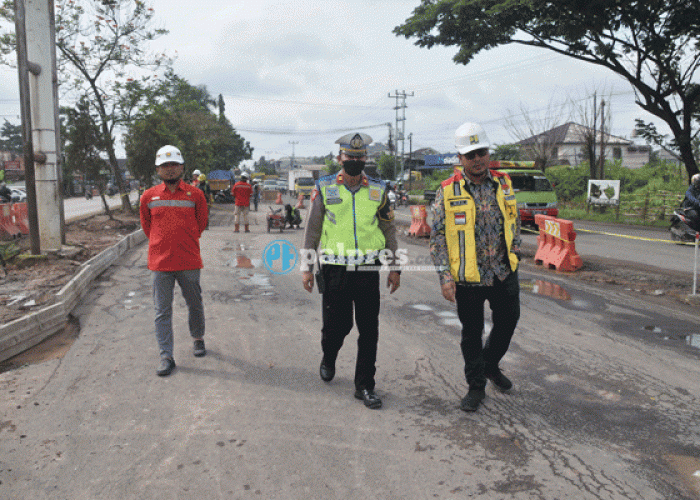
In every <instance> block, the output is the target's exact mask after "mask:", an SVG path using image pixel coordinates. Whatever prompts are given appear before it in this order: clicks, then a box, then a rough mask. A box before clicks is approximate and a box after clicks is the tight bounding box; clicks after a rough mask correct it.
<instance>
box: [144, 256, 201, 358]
mask: <svg viewBox="0 0 700 500" xmlns="http://www.w3.org/2000/svg"><path fill="white" fill-rule="evenodd" d="M199 274H200V269H193V270H191V271H171V272H164V271H153V302H154V303H155V307H156V339H157V340H158V347H159V348H160V357H161V358H171V359H172V357H173V347H174V343H175V342H174V339H173V290H174V289H175V282H176V281H177V284H178V285H180V290H181V291H182V296H183V297H184V298H185V302H186V303H187V309H188V322H189V327H190V335H191V336H192V338H195V339H201V338H202V337H204V304H202V288H201V287H200V286H199Z"/></svg>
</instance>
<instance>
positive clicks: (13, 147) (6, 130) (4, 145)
mask: <svg viewBox="0 0 700 500" xmlns="http://www.w3.org/2000/svg"><path fill="white" fill-rule="evenodd" d="M23 144H24V143H23V141H22V125H13V124H12V123H10V122H9V121H7V120H5V123H4V124H3V125H2V128H0V151H9V152H10V153H12V154H15V155H21V154H22V152H23V147H24V146H23Z"/></svg>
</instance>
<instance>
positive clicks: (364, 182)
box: [335, 172, 369, 186]
mask: <svg viewBox="0 0 700 500" xmlns="http://www.w3.org/2000/svg"><path fill="white" fill-rule="evenodd" d="M335 182H336V184H345V179H343V173H342V172H338V175H336V176H335ZM358 186H369V181H368V180H367V176H366V175H365V173H364V172H362V180H361V181H360V182H359V184H358Z"/></svg>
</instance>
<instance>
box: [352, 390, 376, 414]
mask: <svg viewBox="0 0 700 500" xmlns="http://www.w3.org/2000/svg"><path fill="white" fill-rule="evenodd" d="M355 398H356V399H361V400H362V401H363V402H364V403H365V406H366V407H367V408H371V409H373V410H376V409H378V408H381V407H382V400H381V398H380V397H379V396H377V393H376V392H374V391H373V390H371V389H357V390H356V391H355Z"/></svg>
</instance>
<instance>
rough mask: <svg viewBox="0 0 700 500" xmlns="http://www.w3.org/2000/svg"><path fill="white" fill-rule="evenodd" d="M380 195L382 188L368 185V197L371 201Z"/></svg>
mask: <svg viewBox="0 0 700 500" xmlns="http://www.w3.org/2000/svg"><path fill="white" fill-rule="evenodd" d="M381 196H382V190H381V189H380V188H375V187H370V188H369V199H370V200H372V201H379V200H380V199H381Z"/></svg>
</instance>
